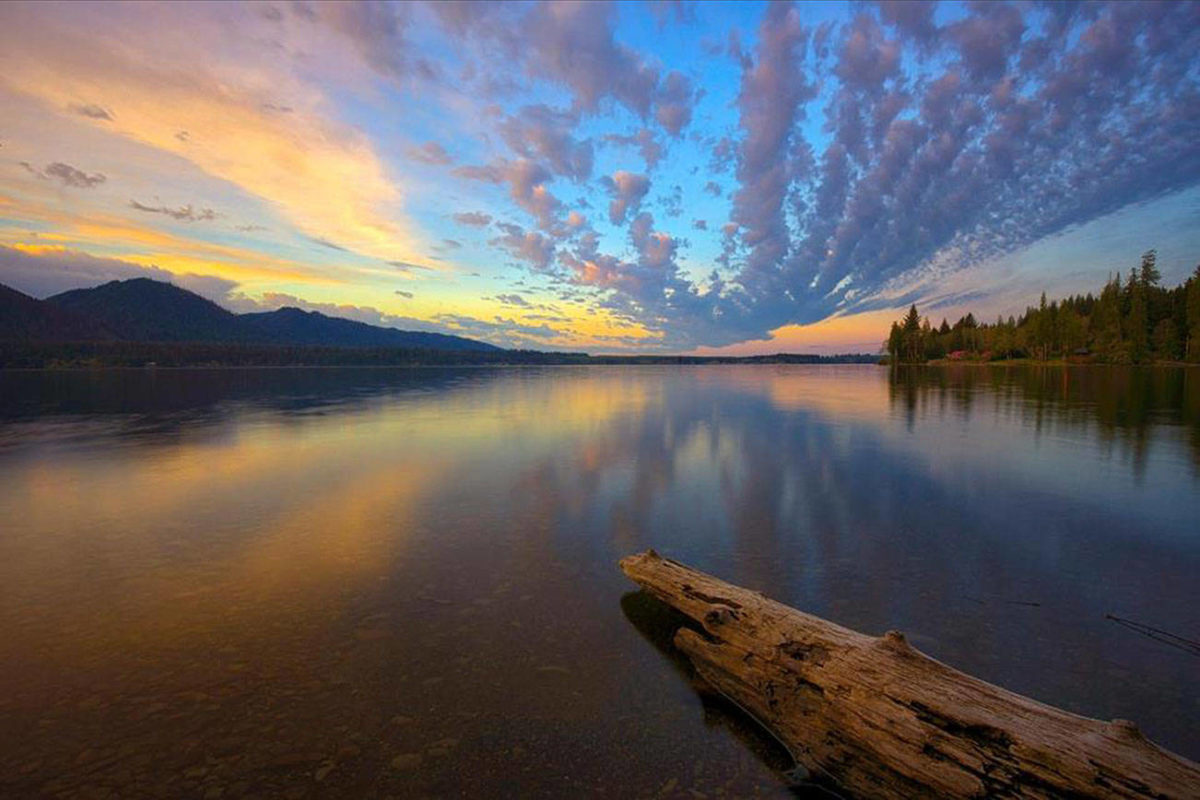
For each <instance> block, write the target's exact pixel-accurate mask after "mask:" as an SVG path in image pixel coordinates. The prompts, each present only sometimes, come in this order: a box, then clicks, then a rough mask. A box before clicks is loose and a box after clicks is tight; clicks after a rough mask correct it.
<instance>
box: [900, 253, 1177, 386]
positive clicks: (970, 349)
mask: <svg viewBox="0 0 1200 800" xmlns="http://www.w3.org/2000/svg"><path fill="white" fill-rule="evenodd" d="M1156 262H1157V253H1156V252H1155V251H1154V250H1148V251H1146V252H1145V253H1143V254H1142V262H1141V265H1140V266H1138V267H1134V268H1133V269H1131V270H1130V271H1129V276H1128V278H1126V279H1125V280H1124V281H1122V279H1121V274H1120V273H1119V272H1118V273H1117V274H1116V276H1114V277H1113V278H1112V279H1111V280H1109V282H1108V283H1107V284H1105V286H1104V289H1103V290H1101V292H1100V294H1099V296H1097V295H1093V294H1092V293H1091V292H1089V293H1088V294H1086V295H1072V296H1070V297H1066V298H1063V299H1062V300H1053V301H1050V302H1049V303H1047V302H1046V293H1045V292H1043V293H1042V298H1041V302H1040V303H1039V304H1038V305H1037V307H1033V306H1031V307H1029V308H1026V309H1025V313H1023V314H1021V315H1020V316H1019V317H1013V316H1011V315H1010V316H1009V317H1008V319H1004V318H1003V317H998V318H997V319H996V322H995V323H994V324H987V323H980V322H979V321H978V320H976V319H975V316H974V315H973V314H969V313H968V314H967V315H966V316H964V317H961V318H960V319H959V320H958V321H957V322H955V323H954V324H953V325H951V324H950V323H949V322H948V321H947V320H945V319H943V320H942V324H941V325H939V326H937V327H936V328H935V327H933V325H932V324H931V323H930V321H929V319H928V317H926V318H922V317H921V315H920V314H919V313H918V312H917V307H916V305H915V304H914V305H913V306H912V307H910V308H909V310H908V313H907V314H905V316H904V318H903V319H901V320H899V321H898V322H893V323H892V328H891V332H890V333H889V335H888V339H887V341H886V342H884V347H885V348H886V349H887V353H888V356H889V358H890V360H891V362H892V363H909V364H912V363H924V362H926V361H930V360H934V359H941V358H950V359H953V360H959V359H964V360H976V361H995V360H1003V359H1010V358H1032V359H1036V360H1039V361H1047V360H1050V359H1055V358H1065V359H1078V360H1086V361H1098V362H1102V363H1109V364H1146V363H1152V362H1154V361H1185V360H1186V361H1191V362H1194V363H1200V265H1198V266H1197V267H1196V270H1195V272H1194V273H1193V274H1192V275H1191V276H1190V277H1189V278H1188V279H1187V280H1185V281H1184V282H1183V283H1181V284H1180V285H1179V286H1176V287H1174V288H1171V289H1168V288H1165V287H1162V286H1160V285H1159V282H1160V281H1161V280H1162V274H1161V273H1160V272H1159V270H1158V266H1157V263H1156Z"/></svg>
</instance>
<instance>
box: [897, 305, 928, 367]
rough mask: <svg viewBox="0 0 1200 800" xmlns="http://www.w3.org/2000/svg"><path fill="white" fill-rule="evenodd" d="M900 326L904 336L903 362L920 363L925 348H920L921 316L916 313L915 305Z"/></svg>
mask: <svg viewBox="0 0 1200 800" xmlns="http://www.w3.org/2000/svg"><path fill="white" fill-rule="evenodd" d="M900 326H901V328H902V329H903V334H904V345H903V347H904V360H906V361H910V362H917V361H920V360H921V357H922V355H923V354H924V350H925V348H924V347H922V346H921V315H920V314H918V313H917V306H916V304H915V303H914V304H913V305H912V306H911V307H910V308H909V309H908V313H907V314H905V315H904V321H903V322H902V323H901V324H900Z"/></svg>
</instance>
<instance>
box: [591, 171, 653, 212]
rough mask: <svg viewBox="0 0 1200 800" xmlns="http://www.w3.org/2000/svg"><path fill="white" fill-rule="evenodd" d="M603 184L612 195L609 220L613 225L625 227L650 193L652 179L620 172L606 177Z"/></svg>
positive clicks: (602, 179)
mask: <svg viewBox="0 0 1200 800" xmlns="http://www.w3.org/2000/svg"><path fill="white" fill-rule="evenodd" d="M600 182H601V184H602V185H603V186H604V188H605V189H607V190H608V192H609V194H611V195H612V202H610V203H609V204H608V220H609V222H611V223H612V224H613V225H623V224H624V223H625V219H626V218H627V217H628V216H629V213H630V212H631V211H633V212H636V211H637V209H638V207H639V206H640V205H641V203H642V198H644V197H645V196H646V193H647V192H648V191H650V179H649V178H647V177H646V176H645V175H637V174H635V173H632V172H625V171H624V170H618V171H617V172H614V173H613V174H612V177H611V178H610V177H609V176H607V175H605V176H604V177H603V178H601V179H600Z"/></svg>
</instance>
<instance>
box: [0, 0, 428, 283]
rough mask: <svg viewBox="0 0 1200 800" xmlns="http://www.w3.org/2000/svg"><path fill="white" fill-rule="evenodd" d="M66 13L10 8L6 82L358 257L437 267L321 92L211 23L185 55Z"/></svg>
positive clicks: (389, 185)
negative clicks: (211, 36)
mask: <svg viewBox="0 0 1200 800" xmlns="http://www.w3.org/2000/svg"><path fill="white" fill-rule="evenodd" d="M61 11H62V9H61V8H57V7H54V6H46V7H42V6H21V7H17V8H14V7H12V6H9V7H8V8H6V9H4V11H3V12H2V13H3V16H4V18H5V19H4V24H0V86H3V87H4V88H5V89H7V90H8V91H11V92H14V93H19V94H24V95H29V96H32V97H34V98H36V99H38V100H40V101H42V102H44V103H45V104H47V105H48V106H49V107H51V108H53V109H55V110H56V111H58V112H60V113H61V114H62V115H63V118H64V120H65V119H70V120H71V122H70V124H87V125H93V126H96V127H98V128H101V129H103V130H108V131H112V132H113V133H114V134H116V135H119V136H123V137H126V138H128V139H131V140H134V141H137V142H140V143H143V144H146V145H149V146H151V147H154V148H157V149H159V150H162V151H165V152H168V153H171V154H173V155H176V156H179V157H181V158H184V159H186V160H188V161H190V162H191V163H192V164H194V165H196V166H197V167H199V168H200V169H201V170H203V171H204V172H206V173H208V174H210V175H213V176H215V177H217V178H220V179H223V180H225V181H228V182H229V183H231V184H234V185H236V186H238V187H239V188H241V189H243V190H244V191H246V192H248V193H250V194H252V195H254V196H256V197H259V198H261V199H262V200H264V201H266V202H267V203H269V204H270V205H272V206H273V207H275V208H276V209H277V210H278V211H279V213H280V214H281V215H282V216H284V217H285V218H286V219H288V220H289V221H290V222H291V223H293V224H294V225H296V227H297V228H299V229H300V230H301V231H303V232H305V233H306V234H308V235H310V236H312V237H314V238H319V239H322V240H325V241H329V242H332V243H334V244H336V245H337V246H339V247H342V248H345V249H347V250H349V251H352V252H355V253H358V254H360V255H365V256H369V257H375V258H382V259H403V260H407V261H413V262H416V263H420V264H423V265H427V266H430V267H433V268H436V267H437V265H436V264H433V263H430V264H427V263H426V262H427V259H425V257H424V256H423V255H422V253H423V251H424V247H422V246H421V242H420V239H419V236H418V235H417V234H416V233H415V232H414V231H413V230H411V229H410V226H408V225H407V224H405V223H404V222H402V221H398V220H397V210H398V209H399V208H400V201H401V199H402V198H401V193H400V190H399V188H398V187H397V186H396V185H395V183H394V182H393V181H392V179H391V178H389V176H388V175H387V173H386V170H385V169H384V167H383V165H382V163H381V162H380V160H379V159H378V157H377V156H376V154H375V153H374V151H373V149H372V147H371V145H370V143H369V142H368V141H367V139H366V138H365V137H364V136H363V135H362V134H361V133H359V132H357V131H356V130H354V129H352V128H350V127H348V126H344V125H340V124H337V123H334V122H332V121H331V120H329V119H328V118H327V117H326V116H324V115H323V114H322V113H321V111H322V108H323V106H324V104H325V101H324V97H323V95H322V94H321V93H320V92H318V91H317V90H315V89H313V88H311V87H309V86H306V85H304V84H302V83H300V82H299V81H297V80H294V79H293V78H292V77H291V76H290V75H289V74H287V73H286V72H285V71H280V70H279V69H278V68H277V67H276V68H272V67H266V66H263V65H261V64H260V65H258V66H237V67H235V66H233V65H232V64H231V63H227V62H220V61H219V59H213V58H212V53H213V52H214V50H215V49H216V48H209V47H206V46H205V42H203V41H201V39H202V38H203V36H204V29H203V27H201V28H199V29H198V30H197V31H196V33H195V39H196V40H195V41H191V42H190V47H189V41H188V40H187V39H184V40H177V41H176V42H174V44H175V45H176V46H177V48H178V52H174V53H173V54H172V55H173V58H170V59H167V58H166V57H164V54H163V53H162V50H161V47H160V49H159V50H158V52H156V53H154V54H147V53H146V52H144V51H143V42H145V41H147V40H148V39H154V38H155V37H157V33H156V34H154V35H153V36H152V35H151V34H149V33H148V32H147V31H145V30H138V28H137V24H136V23H137V22H138V18H137V17H122V19H123V20H124V22H125V23H129V26H125V25H120V26H118V25H113V26H110V27H109V28H107V29H104V30H87V31H86V32H80V31H79V29H78V26H77V27H76V28H75V29H73V30H67V28H66V26H65V25H60V24H57V20H56V13H55V12H61ZM116 13H117V14H118V15H119V14H120V11H119V10H118V11H117V12H116ZM210 33H211V31H210ZM145 47H146V48H149V47H150V45H149V44H146V45H145ZM148 55H152V57H148ZM214 62H219V63H214ZM280 91H286V92H287V93H288V96H289V104H290V105H289V108H288V112H287V113H280V112H279V111H278V109H275V108H273V107H272V104H271V103H270V102H268V101H269V99H270V98H272V97H273V96H274V95H275V94H276V93H278V92H280ZM80 103H88V104H92V105H96V106H98V107H103V108H105V109H108V110H111V112H112V117H111V119H95V118H88V119H86V120H84V119H83V118H81V117H80V116H79V115H78V114H75V113H73V112H70V111H69V109H70V108H71V107H72V106H78V105H79V104H80ZM65 124H66V123H65Z"/></svg>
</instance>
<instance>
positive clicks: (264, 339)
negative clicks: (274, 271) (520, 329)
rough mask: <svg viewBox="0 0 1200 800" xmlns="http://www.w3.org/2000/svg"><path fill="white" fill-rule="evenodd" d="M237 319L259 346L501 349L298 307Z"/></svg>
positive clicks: (247, 334) (243, 329)
mask: <svg viewBox="0 0 1200 800" xmlns="http://www.w3.org/2000/svg"><path fill="white" fill-rule="evenodd" d="M238 319H239V321H240V322H241V323H242V326H243V327H242V331H243V334H244V335H245V336H246V337H248V340H249V341H254V342H258V343H261V344H290V345H326V346H335V347H421V348H428V349H431V350H497V351H498V350H500V349H501V348H499V347H495V346H493V345H490V344H485V343H484V342H477V341H475V340H473V339H464V338H462V337H461V336H448V335H446V334H443V333H425V332H422V331H402V330H399V329H397V328H381V327H379V326H377V325H368V324H366V323H365V322H355V321H354V320H349V319H339V318H338V317H327V316H325V315H324V314H321V313H319V312H317V311H302V310H301V309H299V308H290V307H289V308H281V309H279V310H278V311H264V312H261V313H257V314H242V315H241V316H240V317H239V318H238Z"/></svg>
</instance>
